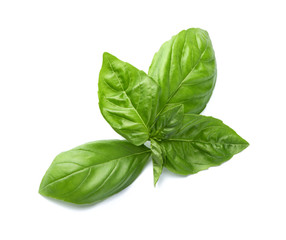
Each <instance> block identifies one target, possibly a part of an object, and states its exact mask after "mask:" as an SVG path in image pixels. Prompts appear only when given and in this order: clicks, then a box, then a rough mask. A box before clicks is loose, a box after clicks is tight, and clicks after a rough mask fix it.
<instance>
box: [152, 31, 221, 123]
mask: <svg viewBox="0 0 286 240" xmlns="http://www.w3.org/2000/svg"><path fill="white" fill-rule="evenodd" d="M148 74H149V76H151V77H152V78H153V79H154V80H155V81H156V82H157V83H158V84H159V85H160V86H161V87H162V94H161V97H160V103H159V108H158V113H157V115H156V118H159V117H160V114H161V113H162V111H163V110H164V108H165V107H166V105H167V104H182V105H184V112H185V113H196V114H198V113H200V112H202V110H203V109H204V108H205V107H206V104H207V102H208V101H209V99H210V97H211V94H212V91H213V89H214V86H215V81H216V76H217V70H216V60H215V54H214V50H213V47H212V43H211V40H210V38H209V35H208V33H207V32H206V31H204V30H202V29H198V28H190V29H188V30H183V31H181V32H180V33H179V34H177V35H175V36H173V37H172V39H171V40H169V41H168V42H165V43H164V44H163V45H162V46H161V48H160V49H159V51H158V52H157V53H156V54H155V56H154V58H153V61H152V63H151V66H150V68H149V73H148Z"/></svg>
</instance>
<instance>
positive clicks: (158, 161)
mask: <svg viewBox="0 0 286 240" xmlns="http://www.w3.org/2000/svg"><path fill="white" fill-rule="evenodd" d="M151 151H152V154H151V156H152V162H153V175H154V186H156V183H157V182H158V180H159V178H160V175H161V174H162V170H163V152H162V150H161V147H160V145H159V144H158V143H157V141H155V140H154V139H151Z"/></svg>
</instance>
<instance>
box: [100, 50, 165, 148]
mask: <svg viewBox="0 0 286 240" xmlns="http://www.w3.org/2000/svg"><path fill="white" fill-rule="evenodd" d="M98 96H99V107H100V110H101V113H102V115H103V116H104V118H105V119H106V120H107V122H108V123H109V124H110V125H111V127H112V128H113V129H114V130H115V131H116V132H117V133H119V134H120V135H122V136H123V137H125V138H126V139H127V140H129V141H130V142H132V143H133V144H135V145H141V144H143V143H145V142H146V141H147V140H148V139H149V131H150V125H151V124H152V122H153V121H154V119H155V114H156V111H157V104H158V96H159V87H158V85H157V83H156V82H155V81H154V80H153V79H152V78H150V77H148V76H147V74H146V73H144V72H143V71H140V70H138V69H137V68H135V67H133V66H132V65H130V64H128V63H126V62H123V61H120V60H119V59H118V58H116V57H114V56H113V55H111V54H109V53H104V54H103V63H102V68H101V71H100V74H99V83H98Z"/></svg>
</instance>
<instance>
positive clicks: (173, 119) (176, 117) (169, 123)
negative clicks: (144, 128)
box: [151, 104, 184, 139]
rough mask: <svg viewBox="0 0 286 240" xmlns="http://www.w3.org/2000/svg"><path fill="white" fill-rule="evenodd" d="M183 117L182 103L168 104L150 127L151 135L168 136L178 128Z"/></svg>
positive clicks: (159, 137) (155, 136)
mask: <svg viewBox="0 0 286 240" xmlns="http://www.w3.org/2000/svg"><path fill="white" fill-rule="evenodd" d="M183 118H184V106H183V105H171V104H168V105H167V106H166V108H165V109H164V110H163V111H162V113H161V115H160V118H158V120H157V121H156V122H155V125H154V126H153V127H152V133H151V137H152V138H155V139H162V138H168V136H169V135H171V134H173V133H175V132H176V131H177V130H178V129H179V128H180V126H181V125H182V122H183Z"/></svg>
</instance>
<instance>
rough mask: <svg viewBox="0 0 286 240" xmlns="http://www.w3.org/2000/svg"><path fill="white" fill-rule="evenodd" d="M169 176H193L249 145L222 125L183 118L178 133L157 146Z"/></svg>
mask: <svg viewBox="0 0 286 240" xmlns="http://www.w3.org/2000/svg"><path fill="white" fill-rule="evenodd" d="M159 144H160V147H161V149H162V151H163V155H164V157H165V158H164V164H165V166H166V167H167V168H168V169H169V170H170V171H172V172H175V173H178V174H183V175H187V174H193V173H197V172H199V171H201V170H205V169H208V168H209V167H212V166H218V165H220V164H222V163H224V162H225V161H227V160H229V159H230V158H231V157H232V156H233V155H234V154H237V153H239V152H241V151H242V150H244V149H245V148H246V147H247V146H248V145H249V144H248V142H247V141H245V140H244V139H243V138H241V137H240V136H239V135H238V134H237V133H236V132H235V131H234V130H232V129H231V128H230V127H228V126H226V125H225V124H223V122H222V121H220V120H218V119H215V118H212V117H205V116H202V115H196V114H186V115H185V117H184V120H183V125H182V126H181V128H180V129H179V130H178V132H177V133H175V134H173V135H172V136H170V137H169V138H168V139H164V140H162V141H161V142H159Z"/></svg>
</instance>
